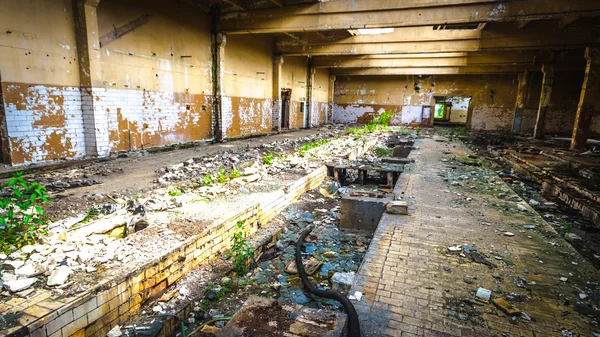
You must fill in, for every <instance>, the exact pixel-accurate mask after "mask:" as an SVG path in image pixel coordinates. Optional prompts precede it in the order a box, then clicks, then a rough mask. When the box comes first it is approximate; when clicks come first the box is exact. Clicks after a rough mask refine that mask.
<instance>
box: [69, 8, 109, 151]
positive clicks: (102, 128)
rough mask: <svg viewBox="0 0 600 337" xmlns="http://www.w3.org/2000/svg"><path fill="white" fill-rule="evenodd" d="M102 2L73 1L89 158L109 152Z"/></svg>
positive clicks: (82, 106)
mask: <svg viewBox="0 0 600 337" xmlns="http://www.w3.org/2000/svg"><path fill="white" fill-rule="evenodd" d="M99 2H100V0H77V1H74V2H73V7H74V8H73V13H74V17H75V39H76V42H77V55H78V57H79V78H80V90H81V112H82V116H83V132H84V137H85V151H86V155H88V156H100V157H102V156H107V155H108V154H109V153H110V146H109V140H108V121H107V116H106V113H105V111H104V104H103V102H104V99H103V98H104V92H105V89H104V85H103V82H102V62H101V60H100V41H99V33H98V17H97V15H96V8H97V7H98V3H99Z"/></svg>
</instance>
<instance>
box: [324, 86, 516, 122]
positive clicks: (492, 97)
mask: <svg viewBox="0 0 600 337" xmlns="http://www.w3.org/2000/svg"><path fill="white" fill-rule="evenodd" d="M516 83H517V77H516V75H436V76H379V77H377V76H354V77H348V76H338V77H337V80H336V82H335V91H334V111H333V119H334V121H335V122H338V123H354V122H357V121H361V120H362V119H368V117H369V115H371V116H372V115H373V114H374V113H381V112H383V111H392V112H393V113H394V117H393V118H392V123H393V124H412V123H420V122H421V120H420V116H421V115H420V113H421V109H422V107H423V106H428V105H429V106H432V107H433V106H434V105H435V99H434V96H462V97H472V100H471V102H470V108H469V109H470V110H471V113H472V119H471V128H472V129H473V130H485V131H508V130H510V129H511V127H512V122H513V116H514V105H515V99H516V90H517V86H516Z"/></svg>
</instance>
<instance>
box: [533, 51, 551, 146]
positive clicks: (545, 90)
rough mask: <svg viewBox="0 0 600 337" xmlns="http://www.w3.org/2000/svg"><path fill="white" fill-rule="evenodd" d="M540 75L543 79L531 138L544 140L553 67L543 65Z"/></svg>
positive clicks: (547, 64) (546, 64)
mask: <svg viewBox="0 0 600 337" xmlns="http://www.w3.org/2000/svg"><path fill="white" fill-rule="evenodd" d="M542 73H544V79H543V80H542V93H541V95H540V104H539V107H538V114H537V119H536V122H535V129H534V130H533V138H535V139H544V123H545V121H546V110H548V105H549V104H550V97H551V95H552V85H553V84H554V65H553V64H550V63H545V64H544V65H543V66H542Z"/></svg>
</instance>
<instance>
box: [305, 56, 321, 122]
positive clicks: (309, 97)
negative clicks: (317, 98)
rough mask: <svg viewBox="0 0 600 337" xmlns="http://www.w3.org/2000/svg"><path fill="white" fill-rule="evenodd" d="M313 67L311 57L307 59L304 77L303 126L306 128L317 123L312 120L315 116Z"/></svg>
mask: <svg viewBox="0 0 600 337" xmlns="http://www.w3.org/2000/svg"><path fill="white" fill-rule="evenodd" d="M315 71H316V69H315V67H314V66H313V64H312V58H309V59H308V69H307V72H306V74H307V78H306V116H305V118H306V121H305V124H306V125H305V127H306V128H307V129H309V128H311V127H312V126H313V125H315V124H318V122H317V123H315V122H314V121H313V118H314V117H317V116H316V113H315V111H316V109H315V102H313V100H314V97H313V83H314V81H315Z"/></svg>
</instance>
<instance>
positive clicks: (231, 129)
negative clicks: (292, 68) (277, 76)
mask: <svg viewBox="0 0 600 337" xmlns="http://www.w3.org/2000/svg"><path fill="white" fill-rule="evenodd" d="M272 54H273V52H272V44H271V43H270V42H269V41H267V40H264V39H260V38H257V37H255V36H252V35H229V36H227V44H226V46H225V58H224V61H223V67H224V70H225V74H224V78H223V91H224V94H225V96H226V98H224V102H225V103H226V104H224V105H226V106H227V107H228V109H230V110H227V111H226V108H225V107H224V109H223V110H224V118H223V119H224V120H225V122H224V125H225V127H226V134H227V137H238V136H247V135H250V134H256V133H265V132H270V131H271V129H272V113H271V112H272V104H273V103H272V97H271V96H272V87H273V56H272Z"/></svg>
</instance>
